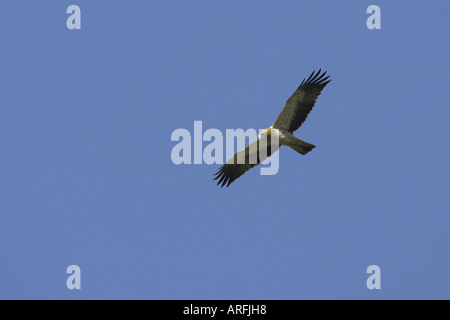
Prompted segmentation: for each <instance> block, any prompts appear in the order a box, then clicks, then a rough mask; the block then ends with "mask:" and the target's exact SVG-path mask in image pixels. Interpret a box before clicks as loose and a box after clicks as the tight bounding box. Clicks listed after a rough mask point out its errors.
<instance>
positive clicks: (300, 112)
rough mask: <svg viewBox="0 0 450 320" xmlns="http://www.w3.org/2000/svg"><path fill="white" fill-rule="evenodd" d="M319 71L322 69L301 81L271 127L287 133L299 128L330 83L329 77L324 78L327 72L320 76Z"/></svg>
mask: <svg viewBox="0 0 450 320" xmlns="http://www.w3.org/2000/svg"><path fill="white" fill-rule="evenodd" d="M321 71H322V69H320V70H319V71H317V73H315V71H313V73H311V75H310V76H309V78H308V79H307V80H306V81H305V79H303V81H302V83H301V84H300V86H299V87H298V88H297V90H295V92H294V93H293V94H292V96H291V97H290V98H289V99H288V100H287V101H286V103H285V104H284V107H283V109H282V110H281V112H280V114H279V115H278V118H277V119H276V120H275V122H274V124H273V125H272V127H274V128H277V129H284V130H287V131H289V132H294V131H295V130H297V129H298V128H300V126H301V125H302V123H303V122H304V121H305V120H306V118H307V117H308V114H309V113H310V112H311V110H312V108H313V107H314V104H315V103H316V100H317V98H318V97H319V96H320V93H321V92H322V90H323V88H324V87H325V86H326V85H327V84H328V82H330V81H331V80H329V79H328V78H329V77H330V76H327V77H325V74H326V73H327V72H326V71H325V72H324V73H322V74H320V72H321Z"/></svg>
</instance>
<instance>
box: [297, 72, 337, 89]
mask: <svg viewBox="0 0 450 320" xmlns="http://www.w3.org/2000/svg"><path fill="white" fill-rule="evenodd" d="M326 74H327V71H324V72H322V68H320V69H319V70H318V71H317V72H316V70H314V71H313V72H312V73H311V75H310V76H309V77H308V78H307V79H306V78H305V79H303V81H302V83H301V84H300V87H301V86H303V85H319V86H322V88H323V87H325V86H326V85H327V84H328V83H329V82H330V81H331V79H330V75H328V76H326V77H325V75H326Z"/></svg>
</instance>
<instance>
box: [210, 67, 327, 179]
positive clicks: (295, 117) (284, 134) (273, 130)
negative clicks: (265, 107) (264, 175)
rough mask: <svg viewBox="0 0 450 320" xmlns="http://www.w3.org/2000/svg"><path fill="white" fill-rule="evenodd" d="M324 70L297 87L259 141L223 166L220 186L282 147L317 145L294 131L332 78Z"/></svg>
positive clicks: (301, 149)
mask: <svg viewBox="0 0 450 320" xmlns="http://www.w3.org/2000/svg"><path fill="white" fill-rule="evenodd" d="M321 71H322V69H320V70H319V71H317V73H316V72H315V71H313V72H312V73H311V75H310V76H309V78H308V79H303V81H302V83H301V84H300V86H299V87H298V88H297V90H295V92H294V93H293V94H292V96H291V97H290V98H289V99H288V100H287V101H286V103H285V104H284V107H283V109H282V110H281V112H280V114H279V115H278V118H277V119H276V120H275V122H274V123H273V124H272V125H271V126H270V127H269V128H267V129H264V130H262V131H261V132H260V133H259V135H258V140H257V141H255V142H253V143H251V144H250V145H248V146H247V147H246V148H245V149H242V150H241V151H239V152H238V153H236V154H235V155H234V156H233V157H232V158H231V159H230V160H228V161H227V162H226V163H225V164H224V165H223V166H222V167H220V169H219V171H217V173H216V174H215V178H214V180H218V182H217V184H218V185H221V186H222V187H223V186H225V185H226V186H227V187H228V186H229V185H230V184H231V183H232V182H233V181H234V180H236V179H237V178H239V177H240V176H242V175H243V174H244V173H245V172H247V171H248V170H250V169H251V168H253V167H254V166H256V165H258V164H259V163H260V162H262V161H264V160H265V159H267V158H268V157H270V156H271V155H272V154H273V153H274V152H276V151H278V148H279V146H282V145H285V146H288V147H291V148H292V149H294V150H295V151H297V152H298V153H300V154H302V155H305V154H307V153H308V152H310V151H311V150H312V149H314V148H315V145H312V144H310V143H307V142H305V141H302V140H300V139H297V138H296V137H295V136H294V134H293V132H294V131H295V130H297V129H298V128H299V127H300V126H301V125H302V123H303V122H304V121H305V120H306V118H307V117H308V114H309V112H310V111H311V110H312V108H313V107H314V104H315V103H316V100H317V98H318V97H319V96H320V94H321V92H322V90H323V88H325V86H326V85H327V84H328V83H329V82H330V81H331V79H329V77H330V76H327V77H325V74H326V73H327V72H326V71H325V72H323V73H321ZM275 136H276V138H277V139H278V143H277V144H276V145H275V147H274V144H273V142H272V141H271V138H272V137H275ZM260 148H264V149H265V152H261V151H260ZM252 159H253V160H252Z"/></svg>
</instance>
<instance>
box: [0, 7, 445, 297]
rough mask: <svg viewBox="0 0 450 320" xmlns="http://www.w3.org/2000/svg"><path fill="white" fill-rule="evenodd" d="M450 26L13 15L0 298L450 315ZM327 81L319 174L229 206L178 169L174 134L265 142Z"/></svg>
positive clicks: (419, 18)
mask: <svg viewBox="0 0 450 320" xmlns="http://www.w3.org/2000/svg"><path fill="white" fill-rule="evenodd" d="M72 4H75V5H78V6H79V7H80V8H81V30H69V29H68V28H67V27H66V19H67V18H68V17H69V14H67V13H66V9H67V7H68V6H69V5H72ZM372 4H376V5H378V6H379V7H380V8H381V29H380V30H369V29H368V28H367V27H366V20H367V18H368V17H369V14H367V13H366V9H367V7H368V6H369V5H372ZM448 12H450V3H449V2H448V1H431V2H430V1H428V2H426V1H382V0H374V1H360V0H358V1H356V0H352V1H349V0H346V1H298V0H296V1H234V0H233V1H220V2H219V1H205V0H203V1H200V0H199V1H156V0H155V1H112V0H108V1H87V0H71V1H66V0H57V1H56V0H53V1H50V0H49V1H18V0H14V1H13V0H2V1H1V2H0V41H1V50H0V61H1V64H0V65H1V67H0V68H1V69H0V298H2V299H350V298H351V299H422V298H423V299H432V298H438V299H449V298H450V273H449V271H450V250H449V249H450V217H449V214H450V210H449V209H450V199H449V194H450V188H449V187H450V149H449V137H450V127H449V118H450V97H449V89H448V86H449V80H450V79H449V76H450V68H449V61H448V59H449V56H450V43H449V41H448ZM446 39H447V40H446ZM319 68H322V69H324V70H327V71H328V73H329V74H330V75H331V77H332V82H331V83H330V84H328V86H327V87H326V88H325V90H324V91H323V93H322V95H321V96H320V97H319V100H318V103H317V104H316V106H315V108H314V110H313V111H312V113H311V114H310V116H309V117H308V120H307V121H306V122H305V124H304V125H303V126H302V127H301V128H300V130H298V131H297V132H296V136H298V137H299V138H301V139H303V140H305V141H308V142H310V143H313V144H315V145H316V146H317V147H316V148H315V149H314V150H313V151H312V152H311V153H309V154H308V155H306V156H301V155H299V154H298V153H296V152H295V151H293V150H291V149H289V148H282V149H281V150H280V169H279V172H278V174H276V175H273V176H262V175H260V174H259V170H257V169H253V170H251V171H249V172H248V173H246V174H245V175H244V176H242V177H241V178H239V179H238V180H236V181H235V182H234V183H233V184H232V185H231V186H230V187H229V188H228V189H226V188H224V189H221V188H219V187H217V186H216V184H215V182H213V181H212V178H213V174H214V173H215V172H216V171H217V169H218V167H219V165H217V164H214V165H206V164H202V165H193V164H192V165H179V166H177V165H175V164H173V163H172V161H171V150H172V148H173V147H174V146H175V145H176V142H173V141H171V134H172V132H173V131H174V130H175V129H177V128H185V129H187V130H189V131H190V132H192V133H193V125H194V121H196V120H198V121H202V122H203V129H204V130H206V129H208V128H217V129H219V130H221V131H223V132H224V131H225V129H237V128H243V129H248V128H255V129H262V128H266V127H268V126H270V125H271V124H272V123H273V121H274V120H275V118H276V116H277V115H278V113H279V112H280V110H281V108H282V106H283V104H284V102H285V101H286V99H287V98H288V97H289V96H290V95H291V94H292V92H293V91H294V90H295V89H296V88H297V86H298V85H299V84H300V82H301V81H302V80H303V78H304V77H307V76H309V74H310V73H311V72H312V71H313V70H317V69H319ZM205 145H207V143H205ZM69 265H78V266H79V267H80V268H81V290H69V289H67V287H66V279H67V277H68V276H69V275H68V274H66V269H67V267H68V266H69ZM370 265H378V266H379V267H380V268H381V289H380V290H369V289H368V288H367V287H366V280H367V278H368V276H369V275H368V274H366V269H367V267H368V266H370Z"/></svg>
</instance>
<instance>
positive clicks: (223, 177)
mask: <svg viewBox="0 0 450 320" xmlns="http://www.w3.org/2000/svg"><path fill="white" fill-rule="evenodd" d="M214 176H215V178H214V179H213V180H219V181H218V182H217V185H218V186H220V187H221V188H223V187H224V186H226V187H227V188H228V187H229V185H230V184H231V183H232V182H233V181H234V180H236V179H233V177H231V176H230V175H229V174H227V173H226V172H225V165H223V166H221V167H220V168H219V170H218V171H217V172H216V173H215V174H214Z"/></svg>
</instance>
